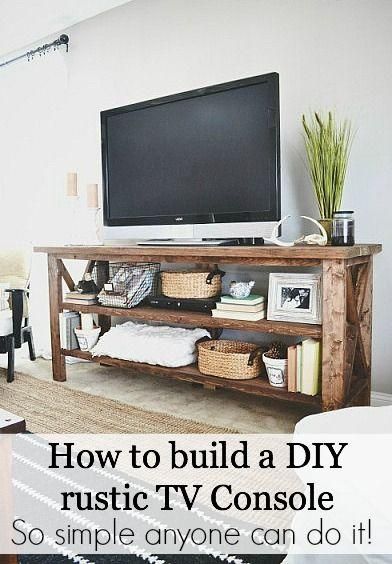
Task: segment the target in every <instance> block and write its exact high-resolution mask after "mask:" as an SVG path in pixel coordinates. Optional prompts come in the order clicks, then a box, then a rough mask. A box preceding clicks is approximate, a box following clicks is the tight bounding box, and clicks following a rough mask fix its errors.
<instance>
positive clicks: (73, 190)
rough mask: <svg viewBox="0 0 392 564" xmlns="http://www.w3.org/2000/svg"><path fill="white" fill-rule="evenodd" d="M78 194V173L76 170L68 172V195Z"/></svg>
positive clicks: (74, 195)
mask: <svg viewBox="0 0 392 564" xmlns="http://www.w3.org/2000/svg"><path fill="white" fill-rule="evenodd" d="M77 195H78V175H77V173H76V172H68V173H67V196H70V197H73V198H74V197H76V196H77Z"/></svg>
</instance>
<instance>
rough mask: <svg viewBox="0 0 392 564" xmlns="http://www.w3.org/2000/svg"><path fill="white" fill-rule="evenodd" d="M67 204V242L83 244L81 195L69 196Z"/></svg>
mask: <svg viewBox="0 0 392 564" xmlns="http://www.w3.org/2000/svg"><path fill="white" fill-rule="evenodd" d="M65 205H66V213H65V218H66V226H65V227H66V229H65V232H66V233H67V243H68V244H70V245H83V233H82V228H81V227H82V223H83V222H82V221H81V220H82V218H81V214H80V198H79V196H67V198H66V200H65Z"/></svg>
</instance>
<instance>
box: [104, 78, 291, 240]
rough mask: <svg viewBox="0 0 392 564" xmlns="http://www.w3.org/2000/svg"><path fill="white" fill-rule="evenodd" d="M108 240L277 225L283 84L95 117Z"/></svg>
mask: <svg viewBox="0 0 392 564" xmlns="http://www.w3.org/2000/svg"><path fill="white" fill-rule="evenodd" d="M101 131H102V165H103V209H104V225H105V238H106V239H111V240H113V239H133V238H145V239H151V238H196V239H197V238H225V237H248V236H249V237H257V236H259V237H260V236H263V235H264V236H265V235H267V236H268V235H270V233H271V230H272V227H273V225H274V224H275V222H276V221H277V220H279V219H280V146H279V75H278V74H276V73H271V74H265V75H261V76H254V77H251V78H245V79H242V80H236V81H233V82H228V83H225V84H218V85H215V86H209V87H206V88H200V89H197V90H192V91H190V92H184V93H181V94H174V95H171V96H165V97H164V98H158V99H155V100H148V101H145V102H139V103H136V104H131V105H129V106H124V107H121V108H115V109H112V110H107V111H103V112H101Z"/></svg>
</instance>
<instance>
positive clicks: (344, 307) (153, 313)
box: [35, 245, 381, 411]
mask: <svg viewBox="0 0 392 564" xmlns="http://www.w3.org/2000/svg"><path fill="white" fill-rule="evenodd" d="M35 251H36V252H41V253H47V254H48V269H49V294H50V323H51V339H52V359H53V360H52V362H53V379H54V380H57V381H58V382H63V381H65V380H66V369H65V356H74V357H78V358H82V359H87V360H92V361H94V362H98V363H100V364H104V365H109V366H119V367H123V368H130V369H132V370H138V371H140V372H145V373H150V374H156V375H158V376H167V377H170V378H176V379H178V380H185V381H188V382H196V383H200V384H203V385H205V386H206V387H210V388H214V387H216V388H218V387H220V388H228V389H232V390H237V391H241V392H244V393H250V394H256V395H259V396H268V397H271V398H275V399H281V400H286V401H292V402H297V403H300V404H303V405H308V406H309V407H310V408H312V409H316V410H317V409H322V410H323V411H328V410H332V409H338V408H341V407H345V406H349V405H369V401H370V385H371V340H372V278H373V271H372V257H373V255H374V254H376V253H379V252H381V245H355V246H354V247H329V246H327V247H309V246H296V247H268V246H265V247H242V246H241V247H140V246H139V247H138V246H124V247H109V246H98V247H87V246H86V247H84V246H80V247H79V246H74V247H72V246H69V247H68V246H66V247H37V248H35ZM69 259H74V260H87V261H88V263H87V267H86V269H87V270H90V271H91V270H92V268H93V266H94V265H97V266H98V267H99V268H101V269H102V270H103V271H105V269H106V270H108V264H109V262H110V261H113V262H138V261H139V262H144V261H148V262H149V261H151V262H161V263H194V264H196V265H199V266H200V265H203V266H205V265H207V264H224V263H226V264H235V265H243V266H244V267H246V266H252V267H264V268H268V267H270V266H271V267H276V266H282V267H291V266H295V267H309V266H312V267H313V266H316V267H318V268H320V270H321V273H322V295H323V322H322V325H310V324H304V323H291V322H282V321H279V322H278V321H268V320H266V319H263V320H261V321H239V320H234V319H218V318H214V317H211V316H210V315H209V314H207V313H195V312H184V311H181V312H179V311H170V310H162V309H154V308H151V307H145V306H138V307H136V308H133V309H122V308H115V307H104V306H100V305H87V306H84V305H79V304H78V305H77V304H71V303H67V302H64V301H63V281H64V282H65V283H66V285H67V286H68V288H69V289H70V290H73V289H74V281H73V280H72V278H71V276H70V274H69V272H68V270H67V268H66V266H65V264H64V262H63V261H64V260H69ZM63 310H73V311H79V312H86V313H95V314H97V315H98V316H99V325H100V326H101V327H102V331H103V332H104V331H107V330H108V329H109V327H110V324H111V317H112V316H121V317H129V318H130V319H135V320H140V321H154V322H157V321H159V322H164V323H166V324H169V325H184V326H194V327H205V328H207V329H235V330H241V331H251V332H257V333H269V334H271V333H272V334H277V335H289V336H296V337H314V338H316V339H322V390H321V395H319V396H314V397H312V396H307V395H305V394H301V393H292V392H288V391H287V390H286V389H284V388H283V389H282V388H274V387H272V386H270V385H269V383H268V380H267V379H266V378H262V377H260V378H256V379H253V380H229V379H225V378H216V377H212V376H205V375H203V374H201V373H200V372H199V371H198V370H197V368H196V366H186V367H183V368H165V367H162V366H152V365H149V364H140V363H136V362H129V361H124V360H120V359H113V358H109V357H95V358H92V357H91V355H90V354H89V353H86V352H82V351H80V350H65V349H61V345H60V327H59V313H60V312H62V311H63Z"/></svg>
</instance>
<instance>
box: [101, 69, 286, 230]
mask: <svg viewBox="0 0 392 564" xmlns="http://www.w3.org/2000/svg"><path fill="white" fill-rule="evenodd" d="M265 82H268V83H269V84H270V87H271V89H272V97H273V99H274V100H275V102H276V104H275V105H276V107H273V108H270V109H271V111H272V112H273V120H274V123H273V128H274V129H275V145H276V152H275V163H274V166H273V167H272V170H273V175H272V178H271V184H273V188H272V189H271V195H273V196H274V197H273V198H271V201H272V206H271V209H270V210H268V211H263V212H260V211H249V212H236V213H213V212H212V213H209V214H203V215H196V214H186V215H182V216H181V217H180V218H179V217H178V215H158V216H140V217H131V218H130V217H124V218H111V217H110V209H109V186H108V178H109V174H108V172H109V171H108V155H107V118H108V117H110V116H113V115H118V114H121V113H128V112H131V111H137V110H140V109H143V108H148V107H151V106H158V105H162V104H168V103H172V102H176V101H178V100H184V99H187V98H195V97H200V96H205V95H208V94H212V93H217V92H222V91H225V90H233V89H237V88H242V87H246V86H250V85H253V84H261V83H265ZM101 144H102V145H101V146H102V180H103V182H102V189H103V219H104V225H106V226H138V225H139V226H141V225H190V224H208V223H237V222H238V223H240V222H259V221H261V222H266V221H279V220H280V218H281V216H280V214H281V197H280V191H281V190H280V112H279V74H278V73H268V74H263V75H259V76H253V77H249V78H243V79H240V80H234V81H231V82H225V83H223V84H216V85H214V86H207V87H204V88H198V89H196V90H189V91H187V92H182V93H179V94H172V95H169V96H164V97H162V98H155V99H153V100H147V101H144V102H137V103H135V104H130V105H127V106H121V107H119V108H113V109H111V110H105V111H102V112H101Z"/></svg>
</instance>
